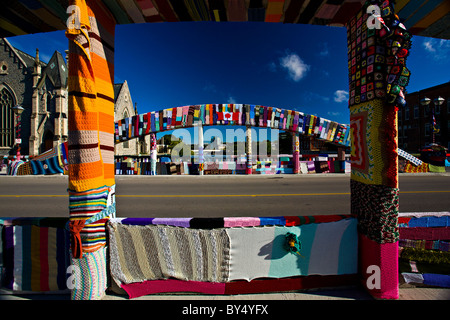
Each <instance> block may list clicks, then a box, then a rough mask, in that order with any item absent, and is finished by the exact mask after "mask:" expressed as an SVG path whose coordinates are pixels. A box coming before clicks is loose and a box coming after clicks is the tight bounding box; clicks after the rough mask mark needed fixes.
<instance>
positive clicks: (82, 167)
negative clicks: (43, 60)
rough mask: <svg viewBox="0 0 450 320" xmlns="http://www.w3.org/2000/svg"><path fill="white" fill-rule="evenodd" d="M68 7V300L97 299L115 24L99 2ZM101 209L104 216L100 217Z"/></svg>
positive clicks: (102, 278)
mask: <svg viewBox="0 0 450 320" xmlns="http://www.w3.org/2000/svg"><path fill="white" fill-rule="evenodd" d="M69 5H71V6H74V7H72V8H76V10H74V11H75V12H76V13H75V14H72V15H70V17H69V21H70V19H72V18H75V24H74V26H75V27H74V26H73V25H70V24H68V29H67V31H66V36H67V37H68V39H69V61H70V63H69V78H68V86H69V105H68V110H69V112H68V113H69V122H68V130H69V137H68V164H69V210H70V223H69V229H70V233H71V251H72V256H73V264H75V265H77V264H78V266H79V267H80V269H81V272H82V273H83V276H82V277H81V280H80V281H82V283H81V284H80V283H79V286H78V287H77V289H76V290H75V291H73V295H72V297H73V298H74V299H97V298H100V297H101V296H102V294H103V293H104V289H105V283H106V263H105V259H106V255H105V252H104V249H105V245H106V234H105V223H106V221H107V219H108V215H109V214H111V213H114V212H113V211H114V210H111V207H112V208H114V207H113V205H112V201H111V194H112V193H113V192H112V191H113V190H114V188H113V186H114V131H115V126H114V90H113V80H114V29H115V22H114V20H113V19H112V17H111V16H110V15H109V14H108V13H107V12H108V11H107V10H105V8H104V7H103V6H102V4H101V3H100V2H98V1H93V0H92V1H91V0H86V1H84V0H72V1H70V3H69ZM69 8H70V7H69ZM77 19H79V22H80V23H79V26H77ZM108 200H110V201H108ZM108 205H110V206H111V207H108ZM106 209H108V210H107V211H105V212H106V213H107V214H104V215H101V216H99V214H100V213H102V211H103V210H106ZM88 219H90V221H89V222H87V223H86V221H87V220H88ZM99 250H101V251H99ZM91 260H93V261H94V262H95V267H92V266H91V265H90V261H91Z"/></svg>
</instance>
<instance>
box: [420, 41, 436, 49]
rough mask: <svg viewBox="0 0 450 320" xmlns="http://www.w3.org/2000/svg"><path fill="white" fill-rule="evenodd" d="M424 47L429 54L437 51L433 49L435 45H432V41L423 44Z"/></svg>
mask: <svg viewBox="0 0 450 320" xmlns="http://www.w3.org/2000/svg"><path fill="white" fill-rule="evenodd" d="M423 46H424V47H425V50H427V51H429V52H436V49H435V48H433V44H432V43H431V40H428V41H425V42H424V43H423Z"/></svg>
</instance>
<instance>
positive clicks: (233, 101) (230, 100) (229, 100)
mask: <svg viewBox="0 0 450 320" xmlns="http://www.w3.org/2000/svg"><path fill="white" fill-rule="evenodd" d="M227 103H233V104H234V103H237V102H236V99H235V98H233V97H232V96H229V97H228V100H227Z"/></svg>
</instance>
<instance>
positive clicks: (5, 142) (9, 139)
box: [0, 88, 14, 147]
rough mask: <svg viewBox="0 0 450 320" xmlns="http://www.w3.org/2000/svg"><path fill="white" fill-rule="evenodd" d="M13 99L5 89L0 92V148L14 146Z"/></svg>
mask: <svg viewBox="0 0 450 320" xmlns="http://www.w3.org/2000/svg"><path fill="white" fill-rule="evenodd" d="M13 107H14V99H13V96H12V94H11V92H9V91H8V90H7V89H6V88H3V89H2V90H1V91H0V147H12V146H13V145H14V112H13V109H12V108H13Z"/></svg>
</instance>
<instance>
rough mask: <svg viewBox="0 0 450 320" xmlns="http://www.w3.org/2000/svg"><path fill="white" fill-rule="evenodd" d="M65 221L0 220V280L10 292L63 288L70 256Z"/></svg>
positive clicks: (64, 288)
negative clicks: (0, 271)
mask: <svg viewBox="0 0 450 320" xmlns="http://www.w3.org/2000/svg"><path fill="white" fill-rule="evenodd" d="M66 221H67V219H63V218H32V219H31V218H18V219H10V220H8V219H7V220H2V221H0V222H1V224H0V227H1V228H0V230H1V229H2V230H1V231H2V234H1V237H0V266H1V267H2V269H3V270H2V276H3V279H1V280H2V284H3V285H4V286H5V288H7V289H9V290H12V291H13V292H27V291H34V292H36V291H39V292H41V291H60V290H66V289H67V284H66V279H67V276H68V275H67V267H68V266H69V265H70V256H69V250H68V247H69V232H68V231H67V230H65V228H64V225H65V223H66ZM2 251H3V252H2Z"/></svg>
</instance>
